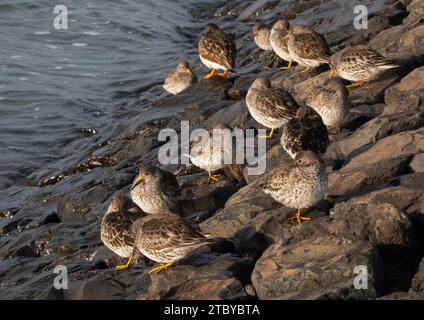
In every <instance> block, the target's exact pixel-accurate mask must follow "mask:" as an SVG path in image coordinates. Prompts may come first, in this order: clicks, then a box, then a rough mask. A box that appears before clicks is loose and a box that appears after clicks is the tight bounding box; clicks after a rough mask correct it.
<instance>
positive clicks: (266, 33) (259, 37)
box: [252, 23, 272, 51]
mask: <svg viewBox="0 0 424 320" xmlns="http://www.w3.org/2000/svg"><path fill="white" fill-rule="evenodd" d="M270 34H271V29H270V28H268V27H267V26H265V25H264V24H262V23H257V24H255V25H254V26H253V28H252V36H253V40H255V43H256V45H257V46H258V47H259V48H261V49H262V50H265V51H272V46H271V43H270Z"/></svg>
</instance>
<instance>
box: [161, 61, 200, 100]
mask: <svg viewBox="0 0 424 320" xmlns="http://www.w3.org/2000/svg"><path fill="white" fill-rule="evenodd" d="M196 81H197V77H196V75H195V74H194V73H193V71H192V70H191V68H190V65H189V64H188V62H187V61H182V62H180V63H179V64H178V65H177V67H176V68H175V69H174V70H172V71H171V72H169V73H168V75H167V76H166V78H165V82H164V84H163V88H164V89H165V90H166V91H168V92H169V93H172V94H174V95H175V94H178V93H180V92H181V91H183V90H185V89H187V88H188V87H190V86H191V85H192V84H193V83H194V82H196Z"/></svg>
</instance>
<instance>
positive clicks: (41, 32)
mask: <svg viewBox="0 0 424 320" xmlns="http://www.w3.org/2000/svg"><path fill="white" fill-rule="evenodd" d="M34 34H35V35H36V36H44V35H46V34H50V31H36V32H34Z"/></svg>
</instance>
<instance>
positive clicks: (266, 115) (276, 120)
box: [246, 78, 299, 139]
mask: <svg viewBox="0 0 424 320" xmlns="http://www.w3.org/2000/svg"><path fill="white" fill-rule="evenodd" d="M246 104H247V107H248V109H249V112H250V114H251V115H252V117H253V119H255V120H256V121H257V122H259V123H260V124H262V125H264V126H265V127H267V128H271V132H270V134H269V135H267V136H266V138H269V139H270V138H272V134H273V132H274V130H275V129H276V128H281V127H282V126H284V125H285V124H286V123H287V122H288V121H289V120H290V119H293V118H294V117H295V116H296V111H297V109H298V108H299V106H298V105H297V103H296V100H295V99H294V98H293V97H292V95H291V94H290V93H288V92H287V91H284V90H283V89H279V88H273V87H272V86H271V82H270V81H269V80H268V79H265V78H258V79H256V80H255V81H254V82H253V83H252V85H251V86H250V88H249V91H248V92H247V95H246Z"/></svg>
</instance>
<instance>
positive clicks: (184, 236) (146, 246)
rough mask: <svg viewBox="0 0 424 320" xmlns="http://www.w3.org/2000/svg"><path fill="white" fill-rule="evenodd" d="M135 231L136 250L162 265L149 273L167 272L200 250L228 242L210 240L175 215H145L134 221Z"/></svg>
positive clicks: (133, 227)
mask: <svg viewBox="0 0 424 320" xmlns="http://www.w3.org/2000/svg"><path fill="white" fill-rule="evenodd" d="M131 230H132V232H133V233H134V235H135V241H134V243H135V246H136V248H137V249H138V250H139V251H140V252H141V253H142V254H143V255H145V256H146V257H147V258H149V259H151V260H153V261H155V262H159V263H160V265H159V266H157V267H154V268H152V269H151V270H150V271H149V273H157V272H159V271H161V270H164V269H167V268H168V267H170V266H171V265H172V264H173V263H175V262H177V261H179V260H181V259H183V258H185V257H187V256H188V255H189V254H190V253H192V252H193V251H195V250H196V249H197V248H199V247H202V246H205V245H208V244H214V243H219V242H228V241H226V240H224V239H221V238H206V237H205V236H203V235H202V234H200V233H198V232H197V231H195V230H194V229H193V228H192V227H191V226H190V224H189V223H188V222H187V221H186V220H184V219H183V218H181V217H179V216H176V215H174V214H155V215H148V216H145V217H143V218H140V219H138V220H137V221H136V222H134V224H133V225H132V228H131Z"/></svg>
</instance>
